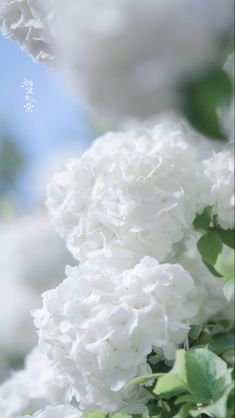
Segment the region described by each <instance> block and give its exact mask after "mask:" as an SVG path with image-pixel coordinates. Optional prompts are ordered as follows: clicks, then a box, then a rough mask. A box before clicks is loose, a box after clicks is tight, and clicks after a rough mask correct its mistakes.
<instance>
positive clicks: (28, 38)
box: [0, 0, 54, 64]
mask: <svg viewBox="0 0 235 418" xmlns="http://www.w3.org/2000/svg"><path fill="white" fill-rule="evenodd" d="M52 4H53V0H52V1H51V0H1V5H0V31H1V32H2V34H3V35H4V36H6V37H7V38H10V39H12V40H13V41H17V42H19V44H20V46H21V49H22V50H23V51H25V52H26V53H27V54H29V55H30V56H31V57H32V58H33V60H34V61H37V62H45V63H48V64H51V63H52V62H53V60H54V57H53V55H52V52H51V48H52V29H51V26H52V18H53V8H52V7H51V6H52Z"/></svg>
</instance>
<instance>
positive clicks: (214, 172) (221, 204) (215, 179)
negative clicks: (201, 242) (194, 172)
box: [204, 148, 235, 229]
mask: <svg viewBox="0 0 235 418" xmlns="http://www.w3.org/2000/svg"><path fill="white" fill-rule="evenodd" d="M204 165H205V173H206V176H207V177H208V179H209V181H210V190H209V193H208V204H209V205H212V206H213V213H214V214H215V215H217V218H218V219H217V220H218V223H219V224H220V226H221V227H222V228H224V229H229V228H231V229H233V228H234V223H235V219H234V202H235V196H234V150H233V149H230V148H228V149H225V150H224V151H221V152H220V153H218V154H214V155H213V156H212V157H211V158H210V159H208V160H205V161H204Z"/></svg>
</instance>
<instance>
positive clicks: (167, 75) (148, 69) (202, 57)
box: [56, 0, 233, 119]
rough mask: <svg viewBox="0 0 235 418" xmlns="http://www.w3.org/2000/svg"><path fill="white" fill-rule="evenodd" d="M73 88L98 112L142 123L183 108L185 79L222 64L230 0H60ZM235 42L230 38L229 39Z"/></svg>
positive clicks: (62, 36) (61, 33)
mask: <svg viewBox="0 0 235 418" xmlns="http://www.w3.org/2000/svg"><path fill="white" fill-rule="evenodd" d="M56 6H57V7H58V11H57V12H58V21H59V22H60V23H59V26H58V27H59V29H58V37H57V41H58V44H59V46H60V47H62V57H61V61H62V63H63V64H64V62H66V64H67V66H68V70H69V79H70V80H71V79H72V80H73V89H74V88H75V89H77V91H78V94H79V96H81V95H83V96H84V99H85V101H86V102H87V103H88V105H89V106H90V107H91V108H92V109H93V110H95V112H96V113H98V114H99V116H100V115H103V116H105V117H110V118H113V119H122V118H127V117H130V116H132V117H137V118H145V117H149V116H151V115H154V114H156V113H158V112H159V111H162V110H165V109H168V108H169V107H173V106H174V105H176V103H178V94H177V93H178V89H179V86H180V85H181V83H182V82H184V81H185V80H186V79H188V78H190V77H191V76H194V75H195V73H197V72H201V71H202V70H204V69H207V67H208V66H209V65H210V64H212V63H213V62H214V61H216V60H217V59H218V55H219V53H220V51H221V43H222V41H223V40H224V38H227V37H230V36H231V34H232V28H233V0H223V1H221V0H197V1H195V0H158V1H155V0H145V1H142V0H112V1H110V0H102V1H99V2H97V1H96V0H86V1H84V0H67V1H65V0H59V1H57V3H56ZM231 38H232V37H231Z"/></svg>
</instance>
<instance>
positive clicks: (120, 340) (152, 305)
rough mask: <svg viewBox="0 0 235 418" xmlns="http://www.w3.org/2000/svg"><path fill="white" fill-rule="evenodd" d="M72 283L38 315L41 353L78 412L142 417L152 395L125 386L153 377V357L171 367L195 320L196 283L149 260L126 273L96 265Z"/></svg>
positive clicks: (47, 297) (72, 274)
mask: <svg viewBox="0 0 235 418" xmlns="http://www.w3.org/2000/svg"><path fill="white" fill-rule="evenodd" d="M68 275H69V277H68V278H67V279H66V280H65V281H64V282H63V283H62V284H61V285H59V286H58V287H57V288H56V289H55V290H51V291H48V292H46V293H45V294H44V296H43V307H42V309H41V310H39V311H36V312H35V313H34V317H35V325H36V327H37V328H38V332H39V344H40V346H41V347H42V349H43V350H44V351H45V352H46V353H47V355H48V356H49V357H50V358H51V359H52V361H53V364H55V366H56V367H57V369H58V376H59V377H60V379H61V380H62V381H63V382H64V384H65V383H67V385H68V389H69V392H70V393H71V394H72V395H75V397H76V399H77V401H78V402H80V407H81V409H85V410H95V409H99V408H100V409H101V410H107V411H116V410H118V409H120V408H126V407H128V408H129V411H130V413H140V414H141V413H143V410H144V403H145V402H146V401H147V399H148V395H147V392H145V389H144V388H139V387H138V386H134V385H133V386H130V387H128V388H125V385H126V384H127V382H128V381H129V380H130V379H132V378H134V377H136V376H139V375H142V374H146V373H149V372H151V370H150V368H149V366H148V364H147V358H146V356H147V355H148V354H150V353H151V352H152V350H156V351H158V350H160V351H161V352H162V353H163V355H164V357H165V358H166V359H173V358H174V356H175V350H176V348H177V347H178V345H180V344H182V343H184V341H185V340H186V338H187V334H188V330H189V326H190V323H193V321H194V319H193V318H194V317H195V315H196V312H197V307H196V305H195V304H194V303H193V302H192V298H193V296H194V295H195V292H196V290H195V286H194V281H193V279H192V278H191V276H190V275H189V274H188V273H187V272H186V271H185V270H184V269H183V268H182V267H181V266H180V265H177V264H174V265H170V264H162V265H161V264H159V263H158V262H157V261H156V260H155V259H153V258H151V257H145V258H143V259H142V260H141V262H140V264H138V265H136V266H135V267H134V268H133V269H130V270H125V271H124V272H122V273H117V274H112V273H111V272H110V270H109V269H105V268H104V269H101V268H99V267H98V266H97V263H96V262H95V260H94V261H93V262H91V261H89V262H86V263H83V264H81V265H80V267H74V268H72V269H69V270H68ZM141 402H142V405H140V404H141Z"/></svg>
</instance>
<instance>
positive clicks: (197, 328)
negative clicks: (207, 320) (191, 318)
mask: <svg viewBox="0 0 235 418" xmlns="http://www.w3.org/2000/svg"><path fill="white" fill-rule="evenodd" d="M201 332H202V326H201V325H192V326H191V328H190V331H189V337H190V338H192V339H193V340H197V338H198V337H199V335H200V334H201Z"/></svg>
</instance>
